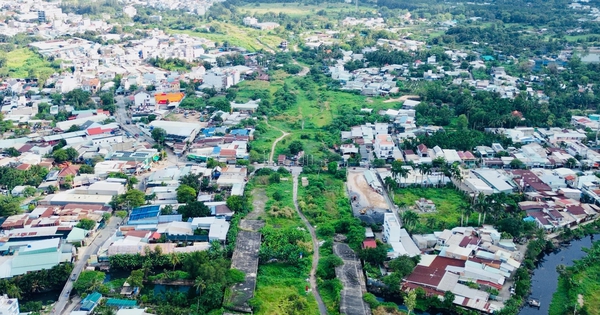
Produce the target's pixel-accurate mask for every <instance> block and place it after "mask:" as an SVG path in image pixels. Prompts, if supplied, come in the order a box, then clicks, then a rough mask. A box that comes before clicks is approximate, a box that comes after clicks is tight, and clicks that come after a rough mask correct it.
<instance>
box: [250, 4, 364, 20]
mask: <svg viewBox="0 0 600 315" xmlns="http://www.w3.org/2000/svg"><path fill="white" fill-rule="evenodd" d="M358 9H359V11H373V9H372V8H369V7H365V6H362V5H361V6H359V7H358ZM240 10H242V11H246V12H248V13H251V14H265V13H268V12H271V13H276V14H279V13H284V14H287V15H289V16H292V17H301V16H306V15H313V14H316V12H318V11H321V10H325V12H327V13H340V12H351V11H352V12H355V11H356V9H355V6H354V5H353V4H342V3H328V4H327V5H326V6H324V5H318V6H317V5H304V4H291V3H261V4H260V5H256V4H253V5H245V6H241V7H240Z"/></svg>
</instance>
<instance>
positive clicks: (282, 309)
mask: <svg viewBox="0 0 600 315" xmlns="http://www.w3.org/2000/svg"><path fill="white" fill-rule="evenodd" d="M275 174H279V176H278V177H279V180H280V181H279V182H278V183H277V182H274V181H273V177H272V175H258V176H256V177H254V178H253V179H252V181H251V183H250V184H249V187H248V189H253V191H258V190H260V191H264V195H263V197H266V198H265V199H266V202H265V207H264V208H265V212H264V213H261V214H260V217H259V218H258V219H261V220H264V221H265V222H266V225H265V226H266V227H268V228H274V229H275V230H279V231H282V229H288V230H287V231H298V230H300V231H301V233H302V234H304V236H305V240H304V241H299V243H296V244H297V245H299V246H301V247H302V248H304V249H307V250H303V255H302V256H303V257H302V258H301V259H300V261H299V264H297V265H296V266H294V265H290V264H287V263H282V262H269V263H264V262H262V263H261V264H260V265H259V266H258V277H257V286H256V292H255V297H254V298H253V300H252V302H251V304H252V305H253V307H254V309H255V311H256V314H265V315H271V314H281V315H285V314H288V312H287V311H286V310H289V307H290V305H300V304H302V305H304V309H303V310H302V312H303V313H302V314H308V315H312V314H318V307H317V304H316V300H315V299H314V296H313V295H312V294H310V293H306V290H305V288H306V286H307V285H308V282H306V279H307V278H308V275H309V273H310V267H311V264H310V262H311V260H312V256H311V255H310V253H309V252H307V251H312V243H311V242H310V241H308V239H309V237H308V232H307V231H305V230H304V224H303V223H302V221H301V220H300V217H299V216H298V214H297V213H296V211H295V209H294V201H293V191H292V189H293V182H292V176H291V175H290V174H283V173H281V174H280V173H275ZM253 195H254V194H253ZM263 233H265V232H263ZM285 233H287V232H285ZM263 237H265V235H263ZM263 246H265V240H263V244H262V245H261V247H263Z"/></svg>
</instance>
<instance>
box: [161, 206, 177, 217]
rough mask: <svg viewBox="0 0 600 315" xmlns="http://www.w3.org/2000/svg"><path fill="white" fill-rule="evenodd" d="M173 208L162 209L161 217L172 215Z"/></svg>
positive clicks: (165, 207)
mask: <svg viewBox="0 0 600 315" xmlns="http://www.w3.org/2000/svg"><path fill="white" fill-rule="evenodd" d="M173 212H174V211H173V206H172V205H165V206H164V207H163V208H162V209H160V214H161V215H170V214H173Z"/></svg>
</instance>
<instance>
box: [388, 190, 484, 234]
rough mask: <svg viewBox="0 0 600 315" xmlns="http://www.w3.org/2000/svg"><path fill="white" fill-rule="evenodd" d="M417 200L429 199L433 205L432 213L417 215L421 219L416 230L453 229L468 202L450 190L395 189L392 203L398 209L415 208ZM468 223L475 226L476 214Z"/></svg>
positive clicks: (460, 194)
mask: <svg viewBox="0 0 600 315" xmlns="http://www.w3.org/2000/svg"><path fill="white" fill-rule="evenodd" d="M419 198H425V199H430V200H431V201H433V203H435V206H436V209H437V211H436V212H434V213H419V216H420V218H421V221H420V224H419V225H418V226H417V230H427V231H429V230H432V229H444V228H448V229H450V228H453V227H456V226H458V225H459V224H460V216H461V213H462V210H463V209H464V208H466V207H467V205H468V202H467V201H466V200H465V197H464V196H463V194H462V193H461V192H459V191H456V190H454V189H452V188H412V187H411V188H397V189H395V191H394V203H396V204H397V205H398V206H400V208H403V207H415V208H416V206H415V201H417V200H419ZM469 222H470V223H472V224H477V214H476V213H474V214H471V217H470V218H469Z"/></svg>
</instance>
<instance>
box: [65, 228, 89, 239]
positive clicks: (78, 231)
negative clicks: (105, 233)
mask: <svg viewBox="0 0 600 315" xmlns="http://www.w3.org/2000/svg"><path fill="white" fill-rule="evenodd" d="M87 233H88V231H87V230H84V229H82V228H78V227H73V229H72V230H71V232H70V233H69V235H68V236H67V242H80V241H83V240H84V239H85V236H86V235H87Z"/></svg>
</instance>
